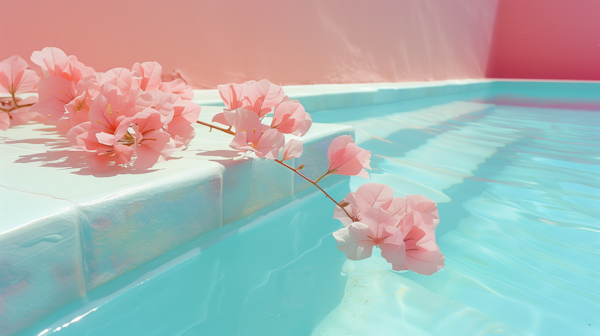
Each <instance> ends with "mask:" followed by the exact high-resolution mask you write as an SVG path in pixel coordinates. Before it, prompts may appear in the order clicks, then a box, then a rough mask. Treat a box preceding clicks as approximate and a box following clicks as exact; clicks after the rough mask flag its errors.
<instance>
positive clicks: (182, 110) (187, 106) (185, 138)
mask: <svg viewBox="0 0 600 336" xmlns="http://www.w3.org/2000/svg"><path fill="white" fill-rule="evenodd" d="M200 110H201V107H200V105H198V104H196V103H194V102H192V101H190V100H183V99H178V100H176V101H175V105H174V114H173V119H172V120H171V121H170V122H169V123H168V124H167V125H166V130H167V132H168V133H169V134H170V135H171V137H172V138H173V140H175V145H176V147H177V148H180V147H183V146H187V145H188V144H189V143H190V141H191V140H192V139H193V138H194V135H195V134H196V132H195V131H194V127H193V126H192V125H193V124H195V123H196V121H198V116H199V115H200Z"/></svg>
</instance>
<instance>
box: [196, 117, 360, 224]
mask: <svg viewBox="0 0 600 336" xmlns="http://www.w3.org/2000/svg"><path fill="white" fill-rule="evenodd" d="M197 123H198V124H200V125H204V126H208V127H210V128H214V129H216V130H219V131H221V132H225V133H227V134H231V135H235V132H233V131H231V130H228V129H225V128H221V127H219V126H215V125H211V124H209V123H205V122H202V121H197ZM275 162H277V163H279V164H280V165H282V166H284V167H286V168H288V169H291V170H292V171H293V172H294V173H296V174H298V175H300V177H302V178H303V179H305V180H306V181H308V182H309V183H310V184H312V185H314V186H315V187H317V188H318V189H319V190H321V192H323V194H325V196H327V198H329V199H330V200H331V201H332V202H333V203H335V205H337V206H339V207H340V209H342V211H344V213H345V214H346V216H348V218H350V219H352V216H350V214H349V213H348V212H347V211H346V209H344V207H343V206H341V205H340V204H339V203H338V202H336V201H335V200H334V199H333V197H331V196H329V194H328V193H327V192H326V191H325V190H323V188H321V187H320V186H319V185H318V184H317V182H319V180H320V179H322V178H323V177H325V176H326V175H327V174H329V173H331V171H328V172H327V173H325V174H324V175H323V176H321V177H319V179H318V180H316V181H313V180H311V179H309V178H308V177H306V176H304V175H303V174H302V173H301V172H299V171H298V170H297V169H296V168H293V167H292V166H289V165H288V164H286V163H284V162H283V161H279V160H277V159H276V160H275Z"/></svg>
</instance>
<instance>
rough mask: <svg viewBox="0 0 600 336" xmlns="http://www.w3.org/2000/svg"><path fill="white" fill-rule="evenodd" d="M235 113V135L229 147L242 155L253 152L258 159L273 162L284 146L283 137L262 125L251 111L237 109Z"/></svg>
mask: <svg viewBox="0 0 600 336" xmlns="http://www.w3.org/2000/svg"><path fill="white" fill-rule="evenodd" d="M235 113H236V115H237V116H236V118H235V125H234V127H235V131H236V133H237V134H236V136H235V137H234V138H233V141H232V142H231V144H230V145H229V146H230V147H231V148H233V149H237V150H238V151H240V152H242V153H245V152H247V151H253V152H254V153H256V156H258V157H260V158H264V157H266V158H268V159H271V160H275V159H276V158H277V157H278V156H279V150H280V149H281V148H282V147H283V146H284V145H285V137H284V135H283V134H282V133H279V132H278V131H277V130H275V129H272V128H270V127H269V126H267V125H264V124H262V123H261V122H260V119H259V117H258V116H257V115H256V114H255V113H254V112H253V111H250V110H247V109H245V108H239V109H237V110H236V112H235Z"/></svg>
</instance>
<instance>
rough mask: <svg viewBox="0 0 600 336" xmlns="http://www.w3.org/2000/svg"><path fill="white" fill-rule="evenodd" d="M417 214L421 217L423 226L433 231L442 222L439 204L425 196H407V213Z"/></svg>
mask: <svg viewBox="0 0 600 336" xmlns="http://www.w3.org/2000/svg"><path fill="white" fill-rule="evenodd" d="M411 212H417V213H419V214H420V215H421V218H422V220H423V224H425V225H426V226H428V227H429V229H430V230H431V231H433V230H435V228H436V227H437V225H438V223H439V222H440V215H439V213H438V209H437V204H435V202H434V201H432V200H430V199H429V198H427V197H425V196H423V195H407V196H406V213H407V214H408V213H411Z"/></svg>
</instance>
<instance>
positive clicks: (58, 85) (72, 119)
mask: <svg viewBox="0 0 600 336" xmlns="http://www.w3.org/2000/svg"><path fill="white" fill-rule="evenodd" d="M31 60H32V61H33V62H34V63H35V64H37V65H39V66H40V67H41V68H42V73H43V77H44V78H42V79H41V80H40V83H39V84H38V92H39V102H38V103H37V104H35V105H34V106H32V108H31V111H33V112H38V113H39V114H41V115H42V116H44V117H45V118H48V119H50V120H51V121H58V120H59V119H61V118H62V117H63V116H65V113H66V112H68V114H67V115H66V117H67V118H68V119H69V123H70V124H71V126H74V125H77V124H79V123H81V122H84V121H87V119H86V117H87V113H88V110H89V106H90V104H91V100H92V97H94V96H95V94H94V93H95V92H97V89H96V90H95V91H94V90H92V88H95V87H96V86H93V85H92V83H94V84H95V83H96V81H95V73H94V69H92V68H91V67H87V66H85V65H84V64H83V63H81V62H79V61H78V60H77V57H75V56H68V57H67V55H66V54H65V53H64V52H63V51H62V50H60V49H58V48H51V47H46V48H44V49H42V51H34V52H33V54H32V55H31ZM87 90H91V91H93V93H92V92H86V91H87Z"/></svg>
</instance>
